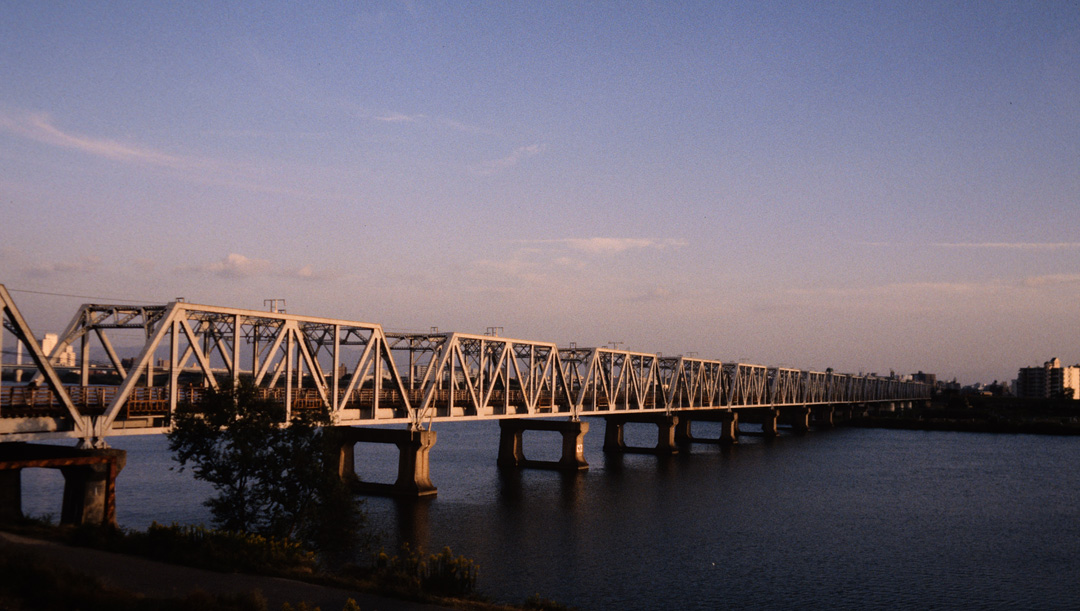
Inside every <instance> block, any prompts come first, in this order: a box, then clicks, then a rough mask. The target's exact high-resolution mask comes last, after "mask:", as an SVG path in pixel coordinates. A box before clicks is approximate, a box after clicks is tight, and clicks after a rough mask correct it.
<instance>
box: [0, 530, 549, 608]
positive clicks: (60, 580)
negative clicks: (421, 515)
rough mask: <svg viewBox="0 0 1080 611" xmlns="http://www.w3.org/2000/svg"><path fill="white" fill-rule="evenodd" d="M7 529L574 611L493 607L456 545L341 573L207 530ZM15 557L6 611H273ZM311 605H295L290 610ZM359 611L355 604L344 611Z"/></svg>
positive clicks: (3, 571) (246, 538) (454, 600)
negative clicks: (164, 592) (147, 588)
mask: <svg viewBox="0 0 1080 611" xmlns="http://www.w3.org/2000/svg"><path fill="white" fill-rule="evenodd" d="M0 527H2V528H3V529H4V530H6V531H8V532H13V533H16V534H20V535H23V536H27V537H32V538H38V539H46V540H51V541H55V542H58V543H63V544H67V545H76V546H82V547H90V548H94V549H100V550H106V551H111V552H117V553H123V554H128V555H134V556H139V557H144V558H149V559H152V560H157V561H161V562H169V563H173V564H180V565H185V566H192V567H196V568H200V569H208V570H214V571H219V572H223V573H247V574H256V575H267V576H274V577H284V578H289V579H296V580H300V581H306V582H310V583H315V584H319V585H325V586H331V587H337V588H344V589H351V590H355V591H361V592H367V593H372V594H378V595H382V596H387V597H391V598H397V599H402V600H409V601H417V602H425V603H431V604H436V605H442V606H446V607H448V608H455V609H471V610H476V611H494V610H509V609H551V610H557V609H566V608H567V607H565V606H563V605H560V604H558V603H554V602H552V601H548V600H545V599H542V598H540V597H539V596H533V597H530V598H529V599H527V600H526V601H525V603H524V604H523V605H521V606H505V605H495V604H491V603H489V602H488V601H487V600H486V599H485V598H484V597H483V596H481V595H480V594H479V593H478V592H477V591H476V567H475V565H474V564H473V562H472V561H471V560H469V559H467V558H464V557H462V556H457V557H455V556H454V555H453V554H452V553H451V551H450V550H449V548H446V549H444V550H443V551H442V552H441V553H439V554H431V555H425V554H421V553H418V552H416V551H413V550H410V549H409V548H408V547H405V548H403V549H402V551H401V553H400V554H399V555H396V556H390V555H388V554H386V553H379V554H378V555H377V556H376V557H375V558H374V560H373V562H372V563H371V565H370V566H367V567H361V566H358V565H355V564H344V565H342V566H341V567H340V568H339V569H338V570H335V571H333V572H332V573H331V572H328V571H326V570H323V568H322V567H320V566H319V564H318V562H317V560H316V557H315V555H314V554H312V553H311V552H308V551H306V550H304V549H303V548H302V547H301V546H299V545H298V544H296V543H292V542H287V541H276V540H271V539H267V538H264V537H259V536H256V535H248V534H237V533H228V532H222V531H215V530H210V529H206V528H202V527H181V526H160V525H157V524H155V525H153V526H151V528H149V529H148V530H147V531H145V532H142V531H122V530H119V529H115V528H100V527H66V526H54V525H52V524H50V523H49V522H48V521H47V520H33V519H27V520H22V521H20V522H17V523H9V524H3V525H0ZM6 552H7V553H4V554H2V555H0V608H2V609H57V610H60V609H73V608H79V609H84V610H89V611H93V610H97V609H101V610H103V611H104V610H106V609H107V610H109V611H127V610H131V611H142V610H144V609H146V610H149V609H165V610H172V609H177V610H180V609H198V610H200V611H218V610H221V611H267V603H266V600H265V599H263V598H262V597H261V596H260V595H259V594H258V593H244V594H235V595H210V594H206V593H204V592H196V593H193V594H190V595H187V596H185V597H182V598H169V599H160V598H146V597H143V596H140V595H138V594H136V593H133V592H126V591H122V590H118V589H115V588H110V587H106V586H105V585H103V584H102V583H101V582H100V581H98V580H96V579H94V578H92V577H88V576H86V575H81V574H79V573H77V572H75V571H73V570H71V569H68V568H66V567H61V566H55V565H52V564H49V563H46V562H43V561H42V560H41V559H39V558H37V557H35V556H34V555H33V554H32V553H30V552H23V551H14V552H12V551H10V550H6ZM306 608H307V607H305V606H303V605H300V606H298V607H295V608H292V607H289V606H288V605H286V606H285V608H283V611H287V610H291V611H300V609H306ZM358 609H359V607H358V606H357V605H356V604H355V602H354V601H351V600H350V601H349V602H348V603H347V604H346V605H345V607H344V610H343V611H353V610H358ZM326 611H335V610H329V609H328V610H326Z"/></svg>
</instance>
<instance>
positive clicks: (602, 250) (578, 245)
mask: <svg viewBox="0 0 1080 611" xmlns="http://www.w3.org/2000/svg"><path fill="white" fill-rule="evenodd" d="M523 243H524V244H538V245H555V246H561V247H565V248H568V249H571V250H575V251H579V252H584V253H589V254H596V255H613V254H618V253H621V252H626V251H628V250H644V249H650V250H666V249H669V248H682V247H683V246H686V241H685V240H672V239H654V238H606V237H593V238H563V239H557V240H526V241H524V242H523Z"/></svg>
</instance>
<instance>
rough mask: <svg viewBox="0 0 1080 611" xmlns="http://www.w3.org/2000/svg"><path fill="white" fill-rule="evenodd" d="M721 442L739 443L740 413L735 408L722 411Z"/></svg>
mask: <svg viewBox="0 0 1080 611" xmlns="http://www.w3.org/2000/svg"><path fill="white" fill-rule="evenodd" d="M720 443H723V444H735V443H739V413H738V412H736V411H733V410H728V411H725V412H720Z"/></svg>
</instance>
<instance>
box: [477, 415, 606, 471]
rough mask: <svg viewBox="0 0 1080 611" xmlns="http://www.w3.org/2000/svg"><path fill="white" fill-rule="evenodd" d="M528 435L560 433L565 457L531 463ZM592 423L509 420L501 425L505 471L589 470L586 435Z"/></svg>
mask: <svg viewBox="0 0 1080 611" xmlns="http://www.w3.org/2000/svg"><path fill="white" fill-rule="evenodd" d="M525 431H556V432H558V433H560V434H561V435H562V456H561V458H559V460H557V461H549V460H529V459H527V458H525V449H524V446H523V444H522V437H523V434H524V433H525ZM587 432H589V423H587V422H583V421H581V420H526V419H507V420H500V421H499V459H498V465H499V466H500V467H503V468H513V469H521V468H530V469H557V470H560V471H579V470H583V469H588V468H589V463H588V462H586V461H585V444H584V439H585V433H587Z"/></svg>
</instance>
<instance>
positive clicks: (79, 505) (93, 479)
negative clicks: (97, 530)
mask: <svg viewBox="0 0 1080 611" xmlns="http://www.w3.org/2000/svg"><path fill="white" fill-rule="evenodd" d="M83 454H85V455H86V456H87V457H89V458H90V459H95V458H100V459H101V461H100V462H95V463H93V464H82V465H72V466H61V467H60V473H62V474H63V476H64V500H63V505H62V507H61V509H60V523H61V524H108V525H113V526H115V525H116V476H117V475H119V474H120V470H121V469H123V468H124V464H125V463H126V454H127V453H126V452H124V451H123V450H112V449H105V450H84V451H83Z"/></svg>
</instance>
